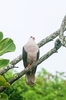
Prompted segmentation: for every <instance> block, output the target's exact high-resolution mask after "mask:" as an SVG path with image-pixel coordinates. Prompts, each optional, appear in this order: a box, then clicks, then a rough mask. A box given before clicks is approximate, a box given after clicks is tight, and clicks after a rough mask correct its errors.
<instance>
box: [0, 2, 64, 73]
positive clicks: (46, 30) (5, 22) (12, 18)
mask: <svg viewBox="0 0 66 100" xmlns="http://www.w3.org/2000/svg"><path fill="white" fill-rule="evenodd" d="M65 15H66V0H0V31H2V32H3V33H4V38H5V37H10V38H12V39H13V40H14V43H15V44H16V51H15V52H13V53H8V54H5V55H4V56H3V57H5V58H8V59H10V60H12V59H14V58H16V57H17V56H19V55H20V54H21V53H22V47H23V45H24V44H25V43H26V42H27V41H28V39H29V37H30V36H31V35H32V36H34V37H35V38H36V43H38V42H40V41H41V40H42V39H43V38H45V37H47V36H49V35H50V34H51V33H53V32H55V31H56V30H58V29H59V28H60V25H61V22H62V20H63V18H64V16H65ZM54 41H55V40H53V41H52V42H50V43H48V44H46V45H44V46H43V47H42V48H41V49H40V57H41V56H42V55H43V54H45V53H46V52H47V51H49V50H50V49H51V48H52V47H53V46H54ZM65 55H66V48H64V47H61V48H60V49H59V50H58V53H55V54H53V55H52V56H51V57H49V58H48V59H47V60H45V61H44V62H43V63H42V64H40V65H39V66H38V69H37V71H39V70H41V68H42V67H43V68H45V69H46V70H47V71H49V72H51V73H55V71H61V72H62V71H66V56H65ZM17 65H18V66H19V69H18V70H19V71H21V70H22V69H23V68H24V67H23V65H22V61H21V62H20V63H19V64H17Z"/></svg>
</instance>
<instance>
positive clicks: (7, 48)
mask: <svg viewBox="0 0 66 100" xmlns="http://www.w3.org/2000/svg"><path fill="white" fill-rule="evenodd" d="M15 49H16V47H15V44H14V42H13V40H12V39H10V38H5V39H3V40H2V41H1V42H0V56H1V55H3V54H5V53H7V52H13V51H15Z"/></svg>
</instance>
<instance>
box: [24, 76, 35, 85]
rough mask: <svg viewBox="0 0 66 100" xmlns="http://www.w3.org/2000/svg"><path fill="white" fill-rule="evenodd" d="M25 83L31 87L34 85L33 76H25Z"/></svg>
mask: <svg viewBox="0 0 66 100" xmlns="http://www.w3.org/2000/svg"><path fill="white" fill-rule="evenodd" d="M26 83H27V85H29V86H33V85H34V84H35V74H26Z"/></svg>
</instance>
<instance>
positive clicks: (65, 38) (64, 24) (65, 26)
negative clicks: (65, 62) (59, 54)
mask: <svg viewBox="0 0 66 100" xmlns="http://www.w3.org/2000/svg"><path fill="white" fill-rule="evenodd" d="M65 29H66V15H65V17H64V19H63V21H62V24H61V28H60V34H59V38H60V41H61V43H62V45H63V46H65V47H66V36H64V30H65Z"/></svg>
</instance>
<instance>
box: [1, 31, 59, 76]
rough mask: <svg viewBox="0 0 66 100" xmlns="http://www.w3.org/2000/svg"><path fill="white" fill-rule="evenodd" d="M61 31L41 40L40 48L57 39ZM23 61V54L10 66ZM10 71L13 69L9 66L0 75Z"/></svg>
mask: <svg viewBox="0 0 66 100" xmlns="http://www.w3.org/2000/svg"><path fill="white" fill-rule="evenodd" d="M59 32H60V29H59V30H57V31H56V32H54V33H52V34H51V35H49V36H48V37H46V38H45V39H43V40H41V41H40V42H39V43H38V46H39V48H40V47H42V46H43V45H45V44H46V43H48V42H49V41H52V40H53V39H54V38H56V37H57V36H58V35H59ZM21 60H22V54H21V55H19V56H18V57H16V58H15V59H13V60H12V61H11V62H10V64H11V65H15V64H17V63H18V62H20V61H21ZM12 68H14V66H12ZM9 69H11V67H10V66H9V65H8V66H6V67H4V68H2V69H0V75H2V74H4V73H5V72H7V71H8V70H9Z"/></svg>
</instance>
